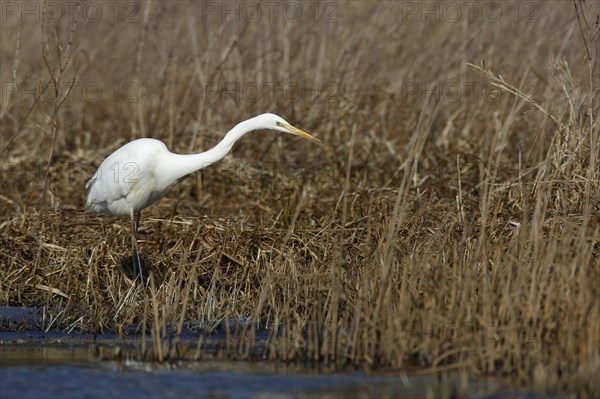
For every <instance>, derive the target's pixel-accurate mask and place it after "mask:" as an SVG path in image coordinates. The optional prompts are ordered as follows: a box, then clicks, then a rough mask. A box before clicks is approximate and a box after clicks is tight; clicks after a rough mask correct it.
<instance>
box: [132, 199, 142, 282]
mask: <svg viewBox="0 0 600 399" xmlns="http://www.w3.org/2000/svg"><path fill="white" fill-rule="evenodd" d="M141 214H142V213H141V212H137V213H136V212H134V211H133V209H132V210H131V213H130V215H131V247H132V249H133V272H134V274H135V278H136V279H137V278H138V277H139V278H140V281H143V280H144V276H143V275H142V262H141V260H140V253H139V251H138V246H137V230H138V225H139V223H140V216H141Z"/></svg>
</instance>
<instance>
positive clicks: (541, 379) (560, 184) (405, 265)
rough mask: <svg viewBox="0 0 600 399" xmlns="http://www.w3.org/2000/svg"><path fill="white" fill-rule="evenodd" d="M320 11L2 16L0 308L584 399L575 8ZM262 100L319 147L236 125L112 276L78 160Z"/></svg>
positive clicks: (123, 240) (584, 135)
mask: <svg viewBox="0 0 600 399" xmlns="http://www.w3.org/2000/svg"><path fill="white" fill-rule="evenodd" d="M148 4H150V5H148ZM335 4H337V7H336V8H335V9H334V11H335V13H336V14H335V17H336V18H335V19H334V20H332V21H329V22H327V23H326V22H325V21H322V20H318V19H317V21H316V22H315V20H314V18H312V19H309V20H308V21H304V23H294V22H293V21H288V20H285V19H284V18H275V19H274V20H269V19H268V18H262V19H258V20H252V21H250V20H248V19H244V18H241V19H240V20H239V21H235V20H229V19H227V18H226V19H223V18H221V17H220V16H217V17H214V16H213V15H212V14H210V15H207V14H202V13H203V12H206V9H203V8H202V5H201V4H195V3H192V4H184V3H181V2H158V3H145V2H141V3H139V13H138V14H136V16H137V19H136V20H135V22H132V23H126V22H123V21H120V22H114V21H112V19H111V21H107V20H105V19H102V20H100V21H99V22H98V23H94V24H92V23H88V22H86V21H85V19H81V18H80V19H78V20H76V23H74V22H73V21H70V20H69V18H62V19H60V20H59V21H58V22H56V23H55V24H51V23H49V22H46V23H43V24H42V23H41V22H40V23H36V22H35V21H32V20H26V21H25V22H23V23H20V22H19V21H20V20H19V19H18V18H16V19H15V18H13V19H10V18H9V19H8V20H7V22H6V23H3V27H2V36H1V39H0V55H1V60H2V61H1V62H2V68H1V72H0V76H1V79H2V82H3V83H6V84H8V85H6V84H5V85H4V87H7V88H9V89H10V90H9V91H10V92H11V93H9V94H7V92H6V90H4V92H3V100H2V104H1V106H2V109H1V110H0V112H1V118H2V119H1V122H2V123H1V127H0V133H1V135H0V150H1V151H2V170H1V173H2V176H1V179H0V185H1V191H0V210H1V212H0V241H1V245H0V305H11V306H39V307H46V308H47V310H48V315H49V319H48V322H47V325H49V324H50V323H52V326H56V327H58V328H62V329H67V330H70V329H75V330H84V331H103V330H115V331H120V332H123V333H125V332H127V331H131V328H134V329H138V330H140V331H141V329H145V328H151V327H152V326H154V329H155V331H159V330H161V329H162V330H163V333H164V332H165V331H166V326H167V325H168V323H172V324H171V325H172V326H175V327H173V328H183V327H184V326H185V324H184V323H185V322H186V321H190V320H204V321H215V322H218V321H220V320H228V319H233V320H242V319H243V320H246V322H245V324H242V325H239V326H237V328H238V331H237V334H233V333H234V332H235V331H231V333H232V336H230V337H229V339H230V340H231V341H229V344H230V345H229V346H228V355H231V356H238V357H245V356H253V355H256V352H257V348H256V347H255V346H254V344H255V341H254V337H255V334H256V332H257V331H256V329H257V328H267V331H268V339H267V341H266V342H265V343H264V346H260V348H259V349H260V350H259V352H260V353H259V355H262V356H266V357H268V358H270V359H281V360H288V361H309V362H315V363H320V364H326V365H347V364H351V365H363V366H366V367H391V368H400V367H407V366H412V365H416V366H421V367H426V368H428V369H431V370H452V369H463V370H468V371H470V372H472V373H475V374H478V373H481V374H495V375H507V376H511V377H514V378H516V379H518V380H519V381H521V382H526V383H533V384H537V385H538V386H540V387H550V388H551V389H559V390H560V389H575V390H580V391H584V392H588V393H591V394H592V395H594V393H595V394H597V393H598V392H599V391H598V390H599V387H598V385H597V379H596V378H594V376H595V375H597V374H598V373H599V372H600V352H599V349H598V348H600V338H599V337H600V301H598V298H599V295H600V292H599V290H600V284H599V282H600V267H599V264H600V260H599V257H600V244H599V242H600V218H599V215H600V184H599V178H598V174H599V173H598V171H599V165H600V163H599V161H598V155H599V154H598V148H599V146H598V138H599V131H600V128H599V126H600V124H598V122H597V120H598V115H599V102H598V98H599V96H598V88H599V87H600V85H599V83H600V82H599V79H598V76H599V74H598V73H597V69H598V67H597V63H598V61H599V59H600V58H599V57H598V37H599V36H598V35H597V34H596V33H597V29H598V28H597V26H596V25H594V21H596V18H597V15H598V12H599V11H598V4H597V3H592V4H590V3H587V2H586V3H581V2H579V1H577V2H576V3H575V5H576V7H574V4H573V3H572V2H539V3H537V2H536V3H526V4H527V5H529V6H531V7H534V8H533V10H534V11H535V13H534V14H532V15H529V14H527V15H525V14H521V15H520V18H517V17H514V15H513V16H511V17H510V18H509V17H502V18H500V19H499V20H498V21H494V22H493V23H492V21H490V20H489V18H487V19H486V18H485V17H482V16H481V15H479V14H476V15H475V16H474V18H473V19H472V20H471V21H469V20H468V19H467V18H466V16H465V18H462V19H460V20H452V21H451V20H449V19H448V18H443V16H442V18H440V20H439V21H431V20H427V19H425V20H424V19H423V18H426V17H427V16H425V17H422V16H419V15H417V16H411V15H407V14H406V12H405V13H404V14H402V11H403V9H402V7H403V4H404V5H406V3H403V2H365V3H361V2H347V3H335ZM454 4H455V3H454ZM515 4H517V3H515ZM582 6H584V7H583V10H582V8H581V7H582ZM528 10H529V11H531V9H528ZM404 11H406V10H404ZM505 11H506V10H505ZM306 12H308V11H306ZM506 12H508V11H506ZM107 13H108V11H107ZM106 15H109V14H105V17H106ZM110 15H111V18H112V14H110ZM202 15H204V16H205V17H206V18H202V17H201V16H202ZM402 15H404V16H402ZM304 17H306V18H308V17H307V15H306V14H305V15H304ZM106 18H108V17H106ZM527 18H530V19H527ZM531 18H533V19H531ZM42 25H43V29H41V27H42ZM165 32H169V34H168V35H166V34H165ZM594 35H595V36H594ZM41 43H43V44H44V45H43V46H42V44H41ZM42 47H43V49H42ZM58 54H60V57H59V56H58ZM594 68H595V69H594ZM286 85H287V86H286ZM277 87H280V88H283V87H286V90H288V92H287V94H286V93H284V90H283V89H282V90H279V89H277ZM92 88H96V89H97V90H96V93H100V94H95V95H94V96H95V97H94V98H92V96H93V94H92V92H91V90H92ZM294 88H299V89H298V90H297V91H296V92H294V93H296V94H295V95H294V96H292V95H291V94H290V93H291V91H290V90H292V89H294ZM13 89H16V91H15V90H13ZM34 89H35V90H34ZM84 89H85V90H88V91H84ZM28 90H29V91H28ZM98 90H100V91H98ZM252 90H254V91H252ZM257 90H260V93H258V91H257ZM34 92H35V93H37V95H36V94H32V93H34ZM257 93H258V94H257ZM269 93H270V95H268V94H269ZM56 94H58V97H59V101H53V99H54V98H55V96H56ZM267 111H270V112H277V113H278V114H280V115H282V116H283V117H285V118H286V119H287V120H289V121H290V122H291V123H293V124H294V125H296V126H298V127H300V128H302V129H305V130H306V131H308V132H310V133H312V134H314V135H315V136H317V137H319V138H320V139H322V140H323V141H324V142H325V143H326V146H324V147H318V148H317V147H315V146H312V145H311V144H310V143H304V142H301V141H298V140H293V139H285V140H284V139H281V138H280V137H279V136H278V135H274V134H269V133H267V132H265V133H254V134H251V135H249V136H248V137H246V138H244V139H243V140H242V141H240V142H239V143H238V144H237V145H236V147H235V148H234V151H233V152H234V155H233V156H231V157H228V158H227V159H225V160H224V161H222V162H221V163H220V164H218V165H214V167H211V168H208V169H205V170H203V171H201V172H199V173H196V174H194V175H192V176H189V177H187V178H185V179H184V180H183V181H182V182H181V183H179V184H178V185H176V186H175V187H173V188H172V189H171V190H170V192H169V193H168V195H167V196H166V197H165V198H164V199H163V200H162V201H161V202H159V203H158V204H156V205H155V206H153V207H151V208H149V209H148V210H146V211H145V212H144V215H143V217H142V224H141V233H140V248H141V250H142V252H143V253H144V255H145V256H146V257H147V259H148V261H149V263H151V264H152V269H153V279H152V282H151V283H150V284H147V285H146V286H142V285H140V284H132V283H131V281H130V280H128V279H127V278H126V277H125V276H124V274H123V272H122V263H123V259H124V258H126V257H128V256H130V248H131V246H130V242H129V234H128V229H129V221H128V220H127V219H117V218H109V217H104V216H94V215H84V213H83V204H84V202H85V194H86V193H85V191H84V188H83V187H84V185H85V182H86V180H87V179H88V178H89V177H90V176H91V175H92V174H93V172H94V170H95V168H96V167H97V166H98V165H99V163H100V162H101V161H102V159H103V158H104V157H105V156H106V155H108V154H109V153H110V152H111V151H113V150H115V149H116V148H117V147H118V146H120V145H122V144H124V143H125V142H127V141H129V140H131V139H133V138H137V137H142V136H151V137H154V138H158V139H161V140H163V141H165V143H166V144H167V145H168V147H169V148H170V149H171V150H172V151H175V152H182V153H183V152H193V151H200V150H203V149H207V148H208V147H210V146H212V145H213V144H214V143H216V142H217V140H219V139H220V138H221V136H222V135H223V134H224V133H225V132H226V130H228V129H229V128H230V127H232V126H233V125H234V124H235V123H237V122H238V121H240V120H242V119H246V118H248V117H250V116H253V115H256V114H259V113H262V112H267ZM160 356H161V357H163V358H164V357H165V356H166V355H165V354H164V353H163V354H160Z"/></svg>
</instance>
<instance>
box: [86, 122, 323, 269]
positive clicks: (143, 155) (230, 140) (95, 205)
mask: <svg viewBox="0 0 600 399" xmlns="http://www.w3.org/2000/svg"><path fill="white" fill-rule="evenodd" d="M259 129H271V130H277V131H279V132H283V133H290V134H293V135H296V136H300V137H304V138H305V139H308V140H311V141H314V142H317V143H320V142H321V141H320V140H319V139H317V138H315V137H313V136H311V135H310V134H308V133H306V132H304V131H302V130H300V129H298V128H296V127H294V126H292V125H290V124H289V123H288V122H286V121H285V120H284V119H283V118H281V117H280V116H277V115H275V114H262V115H258V116H256V117H254V118H251V119H248V120H246V121H244V122H240V123H239V124H237V125H236V126H235V127H234V128H233V129H231V130H230V131H229V132H228V133H227V134H226V135H225V137H224V138H223V140H221V142H219V144H217V145H216V146H215V147H213V148H211V149H210V150H208V151H205V152H201V153H198V154H189V155H181V154H174V153H172V152H170V151H169V150H168V149H167V146H166V145H165V144H164V143H163V142H161V141H158V140H155V139H148V138H144V139H138V140H134V141H131V142H129V143H127V144H125V145H124V146H122V147H121V148H119V149H118V150H116V151H115V152H113V153H112V154H110V155H109V156H108V157H107V158H106V159H105V160H104V161H103V162H102V164H100V167H99V168H98V170H97V171H96V173H95V174H94V176H93V177H92V178H91V179H90V180H89V181H88V182H87V184H86V185H85V187H86V188H88V189H89V190H90V191H89V193H88V197H87V201H86V204H85V209H86V211H87V212H92V213H104V214H108V215H114V216H129V217H130V218H131V227H132V235H131V237H132V246H133V251H134V255H135V256H134V262H135V258H136V257H137V240H136V233H137V227H138V224H139V218H140V215H141V211H142V210H143V209H144V208H147V207H148V206H150V205H152V204H153V203H155V202H156V201H158V200H159V199H160V198H161V197H162V196H163V194H164V193H165V192H166V191H167V189H168V188H169V187H170V186H171V185H172V184H173V183H175V182H176V181H177V180H178V179H179V178H181V177H183V176H185V175H187V174H190V173H192V172H195V171H197V170H199V169H202V168H205V167H207V166H209V165H211V164H213V163H214V162H217V161H218V160H220V159H222V158H223V157H224V156H225V155H227V153H229V151H230V150H231V147H232V146H233V144H234V143H235V142H236V141H238V140H239V139H240V138H241V137H242V136H244V135H245V134H246V133H249V132H252V131H254V130H259ZM138 265H139V258H138Z"/></svg>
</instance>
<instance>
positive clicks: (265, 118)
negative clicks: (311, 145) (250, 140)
mask: <svg viewBox="0 0 600 399" xmlns="http://www.w3.org/2000/svg"><path fill="white" fill-rule="evenodd" d="M255 119H257V120H258V121H257V122H259V124H260V127H261V128H262V129H272V130H277V131H279V132H283V133H290V134H293V135H295V136H300V137H303V138H305V139H307V140H310V141H314V142H315V143H321V140H319V139H318V138H316V137H313V136H311V135H310V134H308V133H306V132H305V131H303V130H300V129H298V128H297V127H294V126H292V125H291V124H289V123H288V122H287V121H286V120H285V119H283V118H282V117H281V116H279V115H275V114H262V115H259V116H257V117H256V118H255Z"/></svg>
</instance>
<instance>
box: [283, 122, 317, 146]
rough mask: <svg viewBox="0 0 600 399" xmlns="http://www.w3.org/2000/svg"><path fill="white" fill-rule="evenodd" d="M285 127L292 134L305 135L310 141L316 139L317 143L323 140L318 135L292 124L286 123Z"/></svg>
mask: <svg viewBox="0 0 600 399" xmlns="http://www.w3.org/2000/svg"><path fill="white" fill-rule="evenodd" d="M284 127H285V128H286V129H287V130H288V131H289V132H290V133H292V134H295V135H296V136H300V137H303V138H305V139H307V140H310V141H314V142H315V143H321V140H319V139H318V138H316V137H313V136H311V135H310V134H308V133H306V132H305V131H304V130H300V129H298V128H297V127H294V126H292V125H284Z"/></svg>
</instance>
